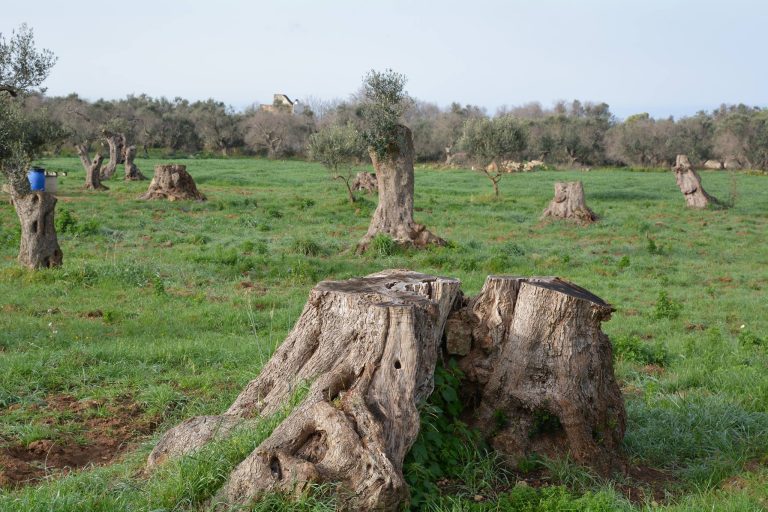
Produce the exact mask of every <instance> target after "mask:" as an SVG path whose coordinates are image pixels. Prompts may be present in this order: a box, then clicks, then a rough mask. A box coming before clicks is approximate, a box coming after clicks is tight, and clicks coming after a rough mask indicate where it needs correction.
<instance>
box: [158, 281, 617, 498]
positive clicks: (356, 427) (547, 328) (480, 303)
mask: <svg viewBox="0 0 768 512" xmlns="http://www.w3.org/2000/svg"><path fill="white" fill-rule="evenodd" d="M611 312H612V308H611V306H610V305H608V304H606V303H605V302H604V301H602V300H601V299H600V298H598V297H596V296H594V295H593V294H591V293H590V292H588V291H587V290H584V289H582V288H579V287H578V286H576V285H573V284H571V283H568V282H566V281H562V280H560V279H557V278H515V277H497V276H491V277H489V278H488V280H487V281H486V283H485V286H484V287H483V290H482V291H481V292H480V294H479V295H478V296H477V297H476V298H474V299H464V298H463V297H462V295H461V291H460V289H459V282H458V281H456V280H454V279H449V278H443V277H435V276H428V275H424V274H419V273H416V272H410V271H407V270H388V271H384V272H380V273H377V274H372V275H370V276H367V277H364V278H358V279H350V280H347V281H324V282H321V283H320V284H318V285H317V286H315V288H314V289H313V290H312V291H311V293H310V296H309V299H308V301H307V304H306V305H305V307H304V310H303V312H302V313H301V316H300V317H299V319H298V321H297V322H296V325H295V326H294V328H293V330H292V331H291V333H290V334H289V335H288V337H287V338H286V339H285V341H284V342H283V343H282V345H280V347H279V348H278V349H277V351H276V352H275V354H274V355H273V356H272V358H271V359H270V360H269V361H268V362H267V364H266V365H265V366H264V368H263V369H262V371H261V373H260V374H259V376H258V377H257V378H256V379H254V380H253V381H251V382H250V383H249V384H248V385H247V386H246V387H245V389H244V390H243V391H242V392H241V393H240V395H239V396H238V397H237V398H236V400H235V401H234V403H233V404H232V405H231V407H230V408H229V409H228V410H227V411H226V412H225V413H224V414H222V415H220V416H204V417H198V418H193V419H191V420H187V421H185V422H184V423H182V424H180V425H178V426H177V427H175V428H173V429H171V430H170V431H169V432H168V433H166V435H165V436H164V437H163V438H162V439H161V440H160V442H159V443H158V445H157V446H156V447H155V449H154V450H153V451H152V453H151V454H150V456H149V460H148V464H149V466H155V465H157V464H160V463H162V462H163V461H165V460H166V459H168V458H170V457H177V456H180V455H183V454H187V453H190V452H193V451H195V450H197V449H199V448H201V447H202V446H204V445H205V444H206V443H208V442H210V441H211V440H212V439H219V438H222V437H225V436H227V435H228V434H229V433H230V432H231V431H232V429H234V428H235V427H237V426H238V425H240V424H243V423H247V422H250V421H254V419H256V418H264V417H267V416H269V415H271V414H273V413H276V412H278V411H280V410H281V409H282V408H284V407H285V404H286V403H288V402H289V400H290V399H291V397H292V396H293V395H294V393H295V392H296V390H297V389H298V388H299V387H300V386H303V385H307V386H308V392H307V393H306V395H305V397H304V398H303V399H302V400H301V402H300V403H299V404H298V405H297V406H296V408H295V409H294V410H293V411H292V412H291V413H290V414H289V415H288V416H287V418H286V419H285V420H284V421H282V423H281V424H280V425H279V426H278V427H277V428H276V429H275V430H274V431H273V432H272V435H271V436H270V437H269V438H268V439H266V440H265V441H264V442H263V443H261V444H260V445H259V446H258V447H257V448H256V449H255V450H254V451H253V452H252V453H251V454H250V455H249V456H247V457H246V458H245V459H244V460H243V461H242V462H240V464H238V465H237V467H236V468H235V469H234V470H233V471H232V473H231V474H230V476H229V479H228V481H227V482H226V484H225V485H224V486H223V487H222V488H221V489H220V490H219V493H218V495H217V496H216V498H215V499H214V501H215V502H217V503H221V504H224V505H222V506H231V505H233V504H244V503H248V502H249V501H251V500H253V499H256V498H258V496H259V495H260V494H261V493H263V492H268V491H272V490H281V491H293V490H296V489H302V488H304V487H305V486H306V485H307V484H309V483H312V482H317V483H322V482H331V483H336V484H339V485H340V487H341V490H342V491H343V492H341V493H340V496H341V497H340V500H341V506H342V508H344V509H345V510H362V511H369V510H392V511H394V510H398V509H399V508H400V507H401V505H402V503H403V502H404V500H406V499H407V496H408V489H407V486H406V484H405V482H404V479H403V474H402V465H403V459H404V458H405V455H406V453H407V452H408V450H409V449H410V447H411V445H412V444H413V442H414V441H415V439H416V436H417V434H418V430H419V406H420V405H421V404H423V403H424V402H425V400H426V399H427V397H428V396H429V395H430V394H431V392H432V390H433V388H434V370H435V366H436V364H438V360H440V359H441V357H440V356H441V354H444V355H452V354H453V355H458V356H459V365H460V366H461V368H462V370H463V371H464V374H465V376H464V381H463V383H462V384H463V386H462V393H463V398H464V399H465V400H466V404H467V408H466V412H467V418H466V419H467V421H468V422H469V423H470V424H471V425H473V426H474V427H476V428H477V429H479V430H480V431H481V432H483V433H484V434H485V435H486V436H487V438H488V440H489V441H490V443H491V445H492V446H493V447H494V448H495V449H497V450H498V451H499V452H501V453H503V454H505V455H506V456H508V457H510V458H511V459H513V460H515V459H519V458H520V457H522V456H525V455H527V454H529V453H531V452H532V451H538V452H539V453H544V454H546V455H553V456H554V455H563V454H565V453H571V454H572V455H573V456H574V457H575V458H576V460H577V461H579V462H581V463H584V464H588V465H590V466H592V467H594V468H596V469H597V470H598V471H600V472H601V473H607V472H609V471H610V470H612V469H617V468H619V469H620V468H621V467H622V464H623V462H622V460H623V459H622V457H621V453H620V444H621V439H622V436H623V434H624V425H625V412H624V405H623V402H622V398H621V393H620V391H619V388H618V385H617V383H616V380H615V378H614V376H613V367H612V357H611V356H612V354H611V345H610V341H609V340H608V338H607V337H606V336H605V334H603V333H602V331H601V330H600V324H601V322H603V321H605V320H607V319H608V318H609V317H610V314H611ZM443 339H445V340H446V343H445V344H443V343H442V340H443ZM542 418H552V420H549V421H548V422H546V425H545V426H546V427H547V428H546V429H542V428H541V427H542V425H541V423H542Z"/></svg>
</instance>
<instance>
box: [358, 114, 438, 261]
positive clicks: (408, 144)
mask: <svg viewBox="0 0 768 512" xmlns="http://www.w3.org/2000/svg"><path fill="white" fill-rule="evenodd" d="M370 155H371V160H372V161H373V168H374V169H375V170H376V180H377V183H378V187H379V204H378V206H377V207H376V211H375V212H374V213H373V218H372V219H371V224H370V225H369V226H368V232H367V233H366V234H365V236H364V237H363V239H362V240H360V243H359V244H358V245H357V252H358V253H362V252H365V250H366V248H367V247H368V244H369V243H370V241H371V240H372V239H373V237H375V236H376V235H378V234H380V233H383V234H386V235H389V236H390V237H392V239H393V240H394V241H395V242H397V243H398V244H401V245H410V246H415V247H424V246H426V245H429V244H437V245H443V244H445V240H443V239H442V238H440V237H438V236H435V235H434V234H432V232H431V231H429V230H428V229H427V228H426V227H424V226H423V225H422V224H417V223H416V222H415V221H414V220H413V181H414V178H413V135H412V134H411V130H410V129H409V128H408V127H407V126H403V125H398V126H397V129H396V132H395V137H394V142H393V143H392V144H390V145H389V147H388V148H387V151H386V153H385V155H384V156H383V157H381V158H380V157H379V156H377V155H376V152H374V151H371V152H370Z"/></svg>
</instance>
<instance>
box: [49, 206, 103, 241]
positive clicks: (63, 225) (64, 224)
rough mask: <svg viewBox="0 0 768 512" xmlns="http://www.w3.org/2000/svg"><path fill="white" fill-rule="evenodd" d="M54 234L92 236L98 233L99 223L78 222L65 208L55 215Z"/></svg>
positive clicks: (90, 221) (92, 220)
mask: <svg viewBox="0 0 768 512" xmlns="http://www.w3.org/2000/svg"><path fill="white" fill-rule="evenodd" d="M54 224H55V226H56V233H58V234H59V235H66V234H69V235H83V236H87V235H93V234H96V233H98V232H99V223H98V221H96V220H95V219H91V220H89V221H86V222H80V221H78V219H77V217H75V215H74V214H73V213H72V212H71V211H69V210H68V209H66V208H62V209H61V210H59V211H58V212H57V213H56V220H55V221H54Z"/></svg>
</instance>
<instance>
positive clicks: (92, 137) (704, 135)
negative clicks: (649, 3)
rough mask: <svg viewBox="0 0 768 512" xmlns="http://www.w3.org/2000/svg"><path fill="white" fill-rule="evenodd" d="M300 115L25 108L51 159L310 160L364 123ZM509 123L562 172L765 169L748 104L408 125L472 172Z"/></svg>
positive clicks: (525, 153) (65, 104)
mask: <svg viewBox="0 0 768 512" xmlns="http://www.w3.org/2000/svg"><path fill="white" fill-rule="evenodd" d="M296 106H300V108H294V106H291V105H284V104H281V103H279V102H277V101H276V102H275V103H274V104H273V105H271V106H270V107H271V108H267V109H264V108H262V107H261V106H260V105H253V106H251V107H249V108H246V109H245V110H244V111H242V112H239V111H236V110H235V109H233V108H232V107H230V106H228V105H226V104H225V103H223V102H220V101H216V100H214V99H209V100H206V101H194V102H190V101H188V100H186V99H183V98H175V99H173V100H169V99H167V98H153V97H150V96H148V95H145V94H142V95H139V96H128V97H126V98H123V99H116V100H104V99H100V100H97V101H87V100H84V99H83V98H80V97H79V96H78V95H77V94H71V95H69V96H58V97H49V96H45V95H41V94H35V95H31V96H29V97H27V98H26V99H25V109H27V110H30V111H35V112H37V113H38V114H40V113H42V114H43V115H44V116H45V117H47V118H49V119H50V120H52V121H54V122H55V123H57V124H60V125H61V127H63V129H64V133H65V134H66V136H65V137H64V138H61V139H60V140H59V141H57V143H56V144H55V146H54V147H52V148H50V150H51V151H52V152H53V153H55V154H69V153H71V152H73V147H74V144H83V143H88V144H91V145H94V146H97V150H98V146H100V145H101V144H103V136H104V134H105V133H109V132H112V133H121V134H125V137H126V141H127V143H128V144H131V145H135V146H137V148H138V149H139V155H140V156H148V155H149V154H150V152H152V154H158V153H160V154H162V155H163V156H170V157H173V156H175V157H179V156H191V155H203V156H206V155H207V156H214V155H217V156H218V155H221V156H229V155H255V156H264V157H268V158H306V157H307V144H308V141H309V137H310V136H311V135H312V134H313V133H315V132H317V131H318V130H319V129H321V128H322V127H323V126H327V125H331V124H341V125H346V124H352V125H355V126H359V124H360V121H361V112H360V104H359V102H358V101H357V100H356V99H355V98H354V97H353V98H352V99H349V100H345V101H341V100H336V101H323V100H318V99H313V98H310V99H309V100H308V101H306V102H300V103H298V102H297V103H296ZM503 116H511V117H514V118H516V119H517V120H518V123H516V124H517V125H518V126H522V128H523V131H524V136H525V145H524V149H522V150H521V151H520V153H519V155H516V156H517V159H518V160H541V161H544V162H545V163H547V164H550V165H556V166H564V167H591V166H606V165H610V166H632V167H667V166H670V165H673V164H674V161H675V156H676V155H677V154H686V155H688V156H689V158H690V160H691V161H692V162H693V163H694V165H699V166H702V165H704V163H705V162H707V167H716V166H717V165H721V166H723V167H725V168H753V169H763V170H766V169H768V109H764V108H759V107H751V106H747V105H743V104H739V105H725V104H723V105H721V106H720V107H718V108H716V109H714V110H712V111H709V112H705V111H701V112H699V113H697V114H696V115H693V116H689V117H682V118H679V119H674V118H673V117H668V118H661V119H655V118H653V117H651V116H649V115H648V114H647V113H640V114H636V115H632V116H629V117H628V118H627V119H625V120H623V121H622V120H618V119H617V118H616V116H614V115H613V114H612V113H611V111H610V107H609V106H608V104H606V103H593V102H581V101H579V100H574V101H571V102H565V101H560V102H557V103H555V104H554V105H553V106H552V107H551V108H545V107H543V106H542V105H541V104H540V103H538V102H533V103H529V104H526V105H523V106H519V107H505V108H502V109H499V110H498V111H497V112H496V113H495V114H494V115H488V114H487V113H486V111H485V109H483V108H481V107H478V106H474V105H461V104H459V103H453V104H451V105H450V106H448V107H446V108H441V107H439V106H438V105H436V104H434V103H430V102H426V101H421V100H412V102H411V104H410V106H409V108H408V109H407V111H406V113H405V116H404V123H405V124H406V125H407V126H409V127H410V128H411V130H412V132H413V138H414V147H415V151H416V158H417V160H418V161H420V162H446V161H453V162H457V163H469V162H467V161H465V160H464V159H463V157H465V154H464V153H463V148H462V147H461V143H460V142H461V136H462V133H463V130H464V126H465V123H466V122H467V121H468V120H471V119H477V118H489V117H503Z"/></svg>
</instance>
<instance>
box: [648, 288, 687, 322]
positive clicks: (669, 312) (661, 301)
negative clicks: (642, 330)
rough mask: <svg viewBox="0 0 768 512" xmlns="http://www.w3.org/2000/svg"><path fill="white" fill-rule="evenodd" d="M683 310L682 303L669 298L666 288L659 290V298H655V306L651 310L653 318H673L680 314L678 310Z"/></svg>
mask: <svg viewBox="0 0 768 512" xmlns="http://www.w3.org/2000/svg"><path fill="white" fill-rule="evenodd" d="M682 310H683V305H682V304H680V303H679V302H675V301H674V300H672V299H670V298H669V294H668V293H667V291H666V290H661V291H660V292H659V298H658V299H657V300H656V306H655V307H654V310H653V316H654V318H659V319H661V318H666V319H669V320H674V319H675V318H677V317H679V316H680V312H681V311H682Z"/></svg>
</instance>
